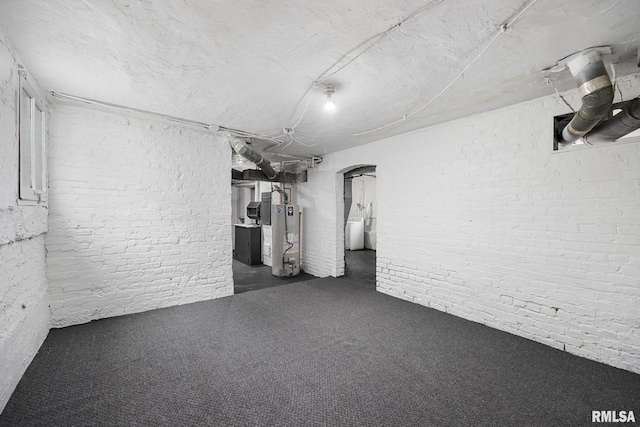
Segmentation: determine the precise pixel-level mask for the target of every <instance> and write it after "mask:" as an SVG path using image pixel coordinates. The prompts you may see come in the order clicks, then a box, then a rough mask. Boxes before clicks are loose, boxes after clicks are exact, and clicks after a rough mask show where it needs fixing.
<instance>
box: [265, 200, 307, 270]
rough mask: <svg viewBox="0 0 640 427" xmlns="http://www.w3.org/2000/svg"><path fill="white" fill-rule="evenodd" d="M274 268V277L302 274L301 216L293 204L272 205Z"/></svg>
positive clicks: (272, 267) (272, 268)
mask: <svg viewBox="0 0 640 427" xmlns="http://www.w3.org/2000/svg"><path fill="white" fill-rule="evenodd" d="M271 230H272V231H271V232H272V245H271V254H272V266H271V272H272V273H273V275H274V276H278V277H287V276H296V275H297V274H299V273H300V215H299V210H298V206H297V205H294V204H292V203H288V202H285V203H279V204H277V205H271Z"/></svg>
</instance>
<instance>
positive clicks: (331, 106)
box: [324, 97, 336, 111]
mask: <svg viewBox="0 0 640 427" xmlns="http://www.w3.org/2000/svg"><path fill="white" fill-rule="evenodd" d="M324 109H325V110H327V111H331V110H335V109H336V104H334V103H333V101H332V100H331V98H330V97H327V102H326V104H324Z"/></svg>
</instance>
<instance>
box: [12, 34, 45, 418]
mask: <svg viewBox="0 0 640 427" xmlns="http://www.w3.org/2000/svg"><path fill="white" fill-rule="evenodd" d="M18 63H19V61H18V59H17V56H16V54H15V52H14V51H13V49H12V48H11V46H10V45H9V44H8V42H7V41H6V37H5V36H4V35H3V34H2V33H0V412H2V410H3V409H4V407H5V405H6V403H7V401H8V400H9V397H10V396H11V393H12V392H13V390H14V389H15V387H16V385H17V384H18V381H20V378H21V377H22V374H23V373H24V371H25V370H26V369H27V367H28V366H29V363H31V360H32V359H33V356H35V354H36V352H37V351H38V348H40V345H41V344H42V342H43V341H44V339H45V337H46V336H47V333H48V332H49V307H48V305H47V279H46V274H45V249H44V234H43V233H45V232H46V231H47V205H46V203H41V204H38V205H31V206H30V205H23V204H20V203H18V159H19V154H18V153H19V150H18V127H17V113H16V96H17V93H18V88H19V79H18V73H17V66H18Z"/></svg>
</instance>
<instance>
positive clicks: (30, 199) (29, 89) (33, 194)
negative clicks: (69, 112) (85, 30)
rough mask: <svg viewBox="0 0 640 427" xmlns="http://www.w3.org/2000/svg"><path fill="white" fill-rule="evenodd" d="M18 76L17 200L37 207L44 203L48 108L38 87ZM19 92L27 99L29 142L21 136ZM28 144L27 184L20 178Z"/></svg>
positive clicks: (45, 194) (22, 70)
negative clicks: (38, 117) (39, 116)
mask: <svg viewBox="0 0 640 427" xmlns="http://www.w3.org/2000/svg"><path fill="white" fill-rule="evenodd" d="M18 74H19V76H20V84H19V87H18V96H17V98H18V101H17V114H16V115H17V126H18V141H19V142H18V144H19V162H18V171H19V172H18V173H19V177H18V182H19V188H18V199H19V201H20V202H22V203H20V204H26V205H31V204H37V203H46V201H47V186H48V181H47V121H48V116H47V112H48V111H47V104H46V102H45V101H44V99H45V98H44V97H43V96H42V95H41V94H40V92H39V90H37V86H36V85H35V84H32V83H31V79H30V78H29V76H28V75H27V73H26V71H25V70H24V69H21V68H20V69H19V70H18ZM22 91H24V92H26V94H27V95H28V96H29V98H30V106H29V110H30V121H29V131H30V134H29V138H28V140H27V139H25V138H24V136H23V135H22V126H21V125H22V120H23V118H22V117H21V112H22V105H21V102H22ZM36 109H38V110H40V111H41V112H42V121H41V123H36V122H35V120H34V117H35V116H36V115H35V112H36ZM36 126H41V129H40V137H41V141H40V144H39V147H38V145H37V141H36ZM26 143H29V144H30V149H29V153H30V159H29V164H30V172H31V174H30V177H29V179H28V182H25V181H26V180H25V177H23V173H22V165H23V160H24V159H23V156H24V155H25V150H24V148H23V144H26ZM36 148H40V151H41V152H40V164H36V163H37V162H36V159H37V154H36ZM38 169H39V170H40V171H41V173H40V176H41V182H39V183H38V184H39V186H40V188H41V189H38V185H37V184H36V176H37V170H38Z"/></svg>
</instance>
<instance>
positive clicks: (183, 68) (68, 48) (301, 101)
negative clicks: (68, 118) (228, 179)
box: [0, 0, 640, 155]
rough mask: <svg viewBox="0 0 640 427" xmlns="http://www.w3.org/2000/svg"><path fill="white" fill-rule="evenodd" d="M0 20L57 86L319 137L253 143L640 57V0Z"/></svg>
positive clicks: (353, 124) (199, 3)
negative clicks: (575, 67)
mask: <svg viewBox="0 0 640 427" xmlns="http://www.w3.org/2000/svg"><path fill="white" fill-rule="evenodd" d="M407 18H409V19H408V20H407ZM405 20H406V22H405ZM399 23H401V25H399V26H398V25H397V24H399ZM505 23H511V25H508V26H507V28H506V30H505V31H501V29H500V26H501V25H502V24H505ZM0 31H3V32H4V33H6V35H7V37H8V39H9V41H10V43H11V44H12V45H13V46H14V47H15V49H16V51H17V53H18V55H19V57H20V58H21V59H22V60H23V61H24V63H25V65H26V67H27V68H28V69H29V70H30V71H31V73H32V74H33V75H34V76H35V78H36V79H37V80H38V82H39V84H40V86H41V87H42V88H43V89H44V90H46V91H56V92H61V93H66V94H71V95H75V96H80V97H86V98H90V99H96V100H100V101H104V102H109V103H115V104H119V105H124V106H128V107H133V108H138V109H143V110H148V111H153V112H158V113H162V114H166V115H171V116H177V117H182V118H185V119H189V120H195V121H200V122H205V123H211V124H217V125H222V126H225V127H230V128H235V129H241V130H243V131H247V132H252V133H256V134H261V135H270V136H277V135H281V134H282V129H283V128H293V127H295V133H294V136H295V138H296V139H297V140H298V141H300V142H302V143H304V144H305V145H302V144H300V143H298V142H293V143H291V144H288V142H289V141H290V140H291V139H290V137H289V136H284V137H282V138H281V140H282V141H283V143H282V144H280V145H279V146H274V145H273V144H272V143H267V142H261V141H255V142H254V144H255V146H256V147H257V148H258V149H261V150H268V151H269V152H273V153H278V152H281V153H284V154H289V155H324V154H326V153H331V152H335V151H339V150H342V149H345V148H348V147H353V146H356V145H360V144H365V143H368V142H372V141H375V140H379V139H382V138H385V137H389V136H392V135H397V134H400V133H405V132H408V131H412V130H415V129H418V128H422V127H425V126H429V125H433V124H437V123H441V122H444V121H448V120H451V119H455V118H460V117H464V116H467V115H470V114H474V113H478V112H481V111H485V110H490V109H496V108H499V107H503V106H507V105H511V104H514V103H518V102H521V101H525V100H528V99H533V98H537V97H540V96H544V95H549V94H552V93H554V89H553V87H551V86H550V85H548V84H546V83H545V79H544V75H543V73H542V72H541V70H543V69H545V68H548V67H551V66H553V65H555V64H556V63H557V62H558V60H560V59H562V58H564V57H566V56H568V55H570V54H572V53H575V52H577V51H580V50H583V49H585V48H589V47H592V46H602V45H607V46H611V47H612V51H613V53H612V55H611V57H610V58H605V60H606V62H614V63H615V64H616V73H617V75H618V76H621V75H625V74H630V73H635V72H638V68H637V67H636V65H635V62H636V55H637V49H638V46H639V45H640V1H638V0H564V1H561V0H483V1H480V0H440V1H431V2H430V1H428V0H425V1H411V0H368V1H364V0H325V1H322V2H317V1H293V0H269V1H257V0H253V1H252V0H215V1H213V0H112V1H108V0H47V1H42V0H1V1H0ZM385 32H386V33H385ZM375 40H378V41H377V42H376V43H372V42H374V41H375ZM467 67H468V68H467ZM465 69H466V71H465V72H464V73H463V74H462V75H461V76H460V78H458V79H457V80H456V77H457V76H458V75H460V74H461V73H462V71H463V70H465ZM336 71H337V72H336ZM334 72H335V74H334ZM327 76H329V77H328V78H326V80H325V77H327ZM551 78H552V80H553V81H554V82H555V84H556V85H557V86H558V88H559V89H560V90H561V91H562V90H568V89H572V88H574V87H575V85H574V83H573V81H572V78H571V77H570V75H569V72H568V71H564V72H562V73H558V74H555V75H553V76H551ZM319 80H322V83H321V84H319V85H314V82H318V81H319ZM325 83H331V84H333V85H334V86H335V88H336V92H335V95H334V101H335V103H336V105H337V109H336V110H335V111H334V112H332V113H328V112H326V111H324V110H323V108H322V106H323V104H324V95H323V93H322V89H323V85H324V84H325ZM450 84H451V86H450V87H448V86H449V85H450ZM447 87H448V88H447ZM445 88H447V89H446V90H445V91H444V92H443V93H442V94H441V95H440V96H438V94H439V93H440V92H442V91H443V89H445ZM434 98H435V100H434ZM307 103H308V108H307V109H306V112H305V105H307ZM427 104H428V105H427ZM418 110H419V111H418ZM303 112H304V114H303ZM406 116H408V117H407V118H406V120H403V117H406ZM298 122H299V123H298ZM392 122H398V123H396V124H394V125H392V126H387V127H384V128H383V129H381V130H379V131H376V132H371V133H366V134H364V135H354V134H358V133H361V132H363V131H368V130H371V129H375V128H378V127H381V126H384V125H387V124H389V123H392ZM296 123H298V124H297V126H296Z"/></svg>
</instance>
